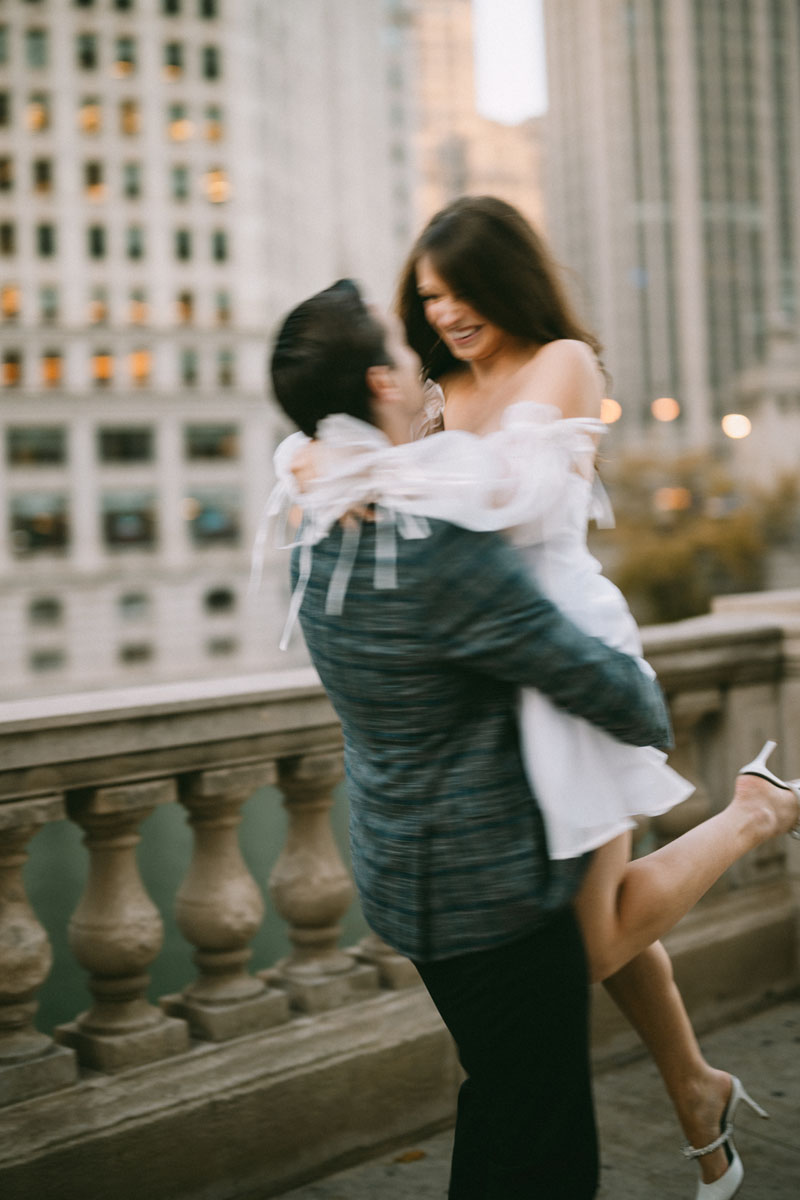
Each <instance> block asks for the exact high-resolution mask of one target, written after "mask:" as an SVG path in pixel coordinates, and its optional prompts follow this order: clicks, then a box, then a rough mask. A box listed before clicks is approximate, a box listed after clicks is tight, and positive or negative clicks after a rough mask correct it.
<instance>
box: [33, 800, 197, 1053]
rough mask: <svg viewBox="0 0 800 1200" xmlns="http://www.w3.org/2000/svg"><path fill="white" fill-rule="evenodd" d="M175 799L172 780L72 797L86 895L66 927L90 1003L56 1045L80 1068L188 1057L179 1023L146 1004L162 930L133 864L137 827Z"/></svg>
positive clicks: (58, 1034) (183, 1028) (64, 1027)
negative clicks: (85, 863)
mask: <svg viewBox="0 0 800 1200" xmlns="http://www.w3.org/2000/svg"><path fill="white" fill-rule="evenodd" d="M174 798H175V785H174V782H173V781H172V780H156V781H152V782H147V783H131V784H120V785H115V786H112V787H103V788H97V789H92V790H87V791H84V792H80V793H76V794H74V795H73V796H71V797H70V798H69V801H68V813H69V816H70V817H71V818H72V819H73V820H74V821H76V822H77V824H79V825H80V826H81V828H82V829H83V830H84V833H85V837H84V842H85V844H86V848H87V849H88V851H89V878H88V882H87V885H86V890H85V892H84V894H83V896H82V897H81V900H80V902H79V904H78V907H77V908H76V910H75V913H74V914H73V917H72V920H71V922H70V926H69V939H70V945H71V947H72V949H73V952H74V954H75V957H76V958H77V960H78V962H79V963H80V964H81V966H83V967H85V968H86V969H87V970H88V971H89V973H90V976H89V990H90V991H91V993H92V995H93V997H94V1003H93V1005H92V1007H91V1008H90V1009H89V1010H88V1012H85V1013H83V1014H82V1015H81V1016H80V1017H78V1019H77V1021H74V1022H71V1023H70V1024H67V1025H61V1026H59V1028H58V1029H57V1030H56V1037H57V1039H58V1041H59V1042H61V1043H62V1044H64V1045H69V1046H73V1047H74V1048H75V1049H76V1050H77V1052H78V1057H79V1058H80V1060H81V1062H82V1063H84V1064H85V1065H86V1066H90V1067H94V1068H95V1069H96V1070H99V1071H109V1072H113V1071H121V1070H124V1069H126V1068H127V1067H132V1066H139V1065H140V1064H142V1063H146V1062H152V1061H154V1060H156V1059H160V1058H165V1057H167V1056H168V1055H171V1054H177V1053H180V1052H181V1051H183V1050H186V1049H188V1046H189V1034H188V1029H187V1027H186V1024H185V1022H183V1021H178V1020H174V1019H172V1018H169V1017H166V1016H165V1015H164V1013H163V1012H162V1011H161V1009H160V1008H158V1007H157V1006H155V1005H153V1004H150V1003H149V1001H148V1000H147V995H146V993H147V985H148V983H149V981H150V978H149V975H148V974H147V972H146V968H147V967H148V966H149V965H150V963H151V962H152V961H153V959H154V958H155V957H156V955H157V954H158V952H159V950H160V949H161V943H162V940H163V924H162V921H161V916H160V914H159V912H158V909H157V908H156V907H155V905H154V904H153V902H152V900H151V899H150V897H149V896H148V895H147V892H146V891H145V890H144V887H143V885H142V881H141V878H140V876H139V870H138V867H137V863H136V846H137V845H138V843H139V841H140V838H139V834H138V832H137V829H138V826H139V825H140V824H141V822H142V821H143V820H144V819H145V817H147V816H149V815H150V813H151V812H152V811H153V810H154V808H155V807H156V805H158V804H165V803H168V802H170V801H172V800H174Z"/></svg>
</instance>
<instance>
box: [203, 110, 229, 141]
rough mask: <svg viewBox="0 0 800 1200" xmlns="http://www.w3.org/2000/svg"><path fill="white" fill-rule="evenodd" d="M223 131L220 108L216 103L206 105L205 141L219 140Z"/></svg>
mask: <svg viewBox="0 0 800 1200" xmlns="http://www.w3.org/2000/svg"><path fill="white" fill-rule="evenodd" d="M224 132H225V129H224V124H223V120H222V109H221V108H220V106H219V105H218V104H209V105H207V107H206V123H205V138H206V141H207V142H221V141H222V137H223V134H224Z"/></svg>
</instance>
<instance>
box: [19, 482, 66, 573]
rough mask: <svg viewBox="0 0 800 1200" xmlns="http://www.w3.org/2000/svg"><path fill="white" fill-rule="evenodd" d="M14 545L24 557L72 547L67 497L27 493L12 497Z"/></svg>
mask: <svg viewBox="0 0 800 1200" xmlns="http://www.w3.org/2000/svg"><path fill="white" fill-rule="evenodd" d="M10 514H11V546H12V550H13V552H14V554H16V555H18V556H20V557H21V556H23V555H26V554H37V553H47V552H53V551H54V552H56V553H58V552H60V551H64V550H66V548H67V546H68V545H69V512H68V508H67V498H66V496H64V495H62V494H61V493H59V492H26V493H25V494H24V495H20V496H12V497H11V504H10Z"/></svg>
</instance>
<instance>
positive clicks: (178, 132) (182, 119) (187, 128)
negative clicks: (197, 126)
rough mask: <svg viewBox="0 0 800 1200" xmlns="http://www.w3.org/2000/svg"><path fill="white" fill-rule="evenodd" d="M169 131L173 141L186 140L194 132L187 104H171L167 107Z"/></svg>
mask: <svg viewBox="0 0 800 1200" xmlns="http://www.w3.org/2000/svg"><path fill="white" fill-rule="evenodd" d="M167 132H168V133H169V136H170V138H171V139H172V141H173V142H185V141H187V140H188V139H189V138H190V137H191V136H192V134H193V133H194V129H193V128H192V123H191V121H190V120H189V112H188V109H187V107H186V105H185V104H170V106H169V108H168V109H167Z"/></svg>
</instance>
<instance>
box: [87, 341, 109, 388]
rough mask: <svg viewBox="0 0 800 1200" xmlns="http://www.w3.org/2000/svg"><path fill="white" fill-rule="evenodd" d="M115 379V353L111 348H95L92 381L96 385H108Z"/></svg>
mask: <svg viewBox="0 0 800 1200" xmlns="http://www.w3.org/2000/svg"><path fill="white" fill-rule="evenodd" d="M113 379H114V356H113V354H112V353H111V352H110V351H109V350H95V352H94V354H93V355H92V382H93V383H94V385H95V387H108V385H109V384H110V383H111V382H112V381H113Z"/></svg>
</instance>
